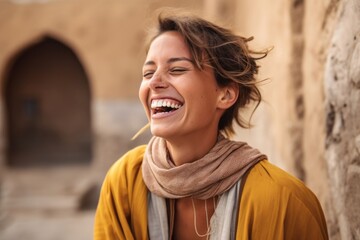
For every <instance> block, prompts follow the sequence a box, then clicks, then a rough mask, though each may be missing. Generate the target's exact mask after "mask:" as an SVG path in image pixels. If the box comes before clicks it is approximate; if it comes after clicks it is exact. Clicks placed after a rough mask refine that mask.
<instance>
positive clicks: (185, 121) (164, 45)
mask: <svg viewBox="0 0 360 240" xmlns="http://www.w3.org/2000/svg"><path fill="white" fill-rule="evenodd" d="M248 40H250V39H245V38H243V37H239V36H236V35H234V34H233V33H232V32H231V31H229V30H227V29H224V28H221V27H219V26H216V25H214V24H212V23H210V22H208V21H206V20H203V19H201V18H198V17H195V16H190V15H173V16H160V17H159V20H158V26H157V32H156V33H155V35H154V36H153V37H152V39H151V41H150V45H149V47H148V51H147V56H146V60H145V63H144V66H143V80H142V83H141V86H140V90H139V97H140V100H141V102H142V104H143V106H144V109H145V112H146V114H147V117H148V119H149V123H150V127H151V132H152V134H153V135H154V137H153V138H152V139H151V140H150V142H149V144H148V145H147V146H140V147H138V148H135V149H133V150H131V151H129V152H128V153H127V154H125V155H124V156H123V157H122V158H121V159H120V160H119V161H117V162H116V163H115V164H114V165H113V166H112V167H111V169H110V170H109V172H108V174H107V176H106V179H105V181H104V183H103V187H102V190H101V195H100V200H99V205H98V208H97V212H96V218H95V239H102V240H103V239H127V240H129V239H259V240H260V239H261V240H264V239H328V235H327V229H326V223H325V219H324V215H323V212H322V209H321V206H320V204H319V202H318V200H317V198H316V197H315V195H314V194H313V193H312V192H311V191H310V190H309V189H307V188H306V187H305V186H304V184H303V183H302V182H301V181H299V180H297V179H295V178H294V177H292V176H290V175H289V174H287V173H285V172H284V171H282V170H280V169H279V168H277V167H275V166H274V165H272V164H271V163H269V162H268V161H267V160H266V156H265V155H263V154H261V153H260V152H259V151H258V150H256V149H253V148H251V147H250V146H248V145H247V144H246V143H242V142H235V141H231V140H229V139H228V137H229V136H230V135H231V134H233V133H234V130H233V125H232V124H233V122H234V120H235V122H236V123H237V124H238V125H240V126H241V127H248V126H249V124H248V123H247V122H246V121H245V120H244V119H242V118H241V113H242V111H241V110H242V109H243V108H244V107H246V106H247V105H248V104H250V103H252V102H255V103H257V104H259V102H260V101H261V94H260V92H259V89H258V88H257V81H256V79H255V75H256V74H257V71H258V65H257V62H256V61H257V59H259V58H255V57H254V55H257V54H262V55H261V57H260V58H262V57H264V56H266V54H267V52H263V53H257V52H253V51H251V50H250V49H249V48H248V46H247V41H248Z"/></svg>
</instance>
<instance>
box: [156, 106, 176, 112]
mask: <svg viewBox="0 0 360 240" xmlns="http://www.w3.org/2000/svg"><path fill="white" fill-rule="evenodd" d="M174 110H175V109H174V108H171V107H157V108H155V111H156V113H159V112H171V111H174Z"/></svg>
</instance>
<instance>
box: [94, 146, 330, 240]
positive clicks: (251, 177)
mask: <svg viewBox="0 0 360 240" xmlns="http://www.w3.org/2000/svg"><path fill="white" fill-rule="evenodd" d="M145 148H146V147H145V146H140V147H137V148H135V149H133V150H131V151H129V152H128V153H127V154H125V155H124V156H123V157H122V158H121V159H119V160H118V161H117V162H116V163H115V164H114V165H113V166H112V167H111V168H110V170H109V172H108V174H107V175H106V178H105V181H104V183H103V186H102V189H101V193H100V199H99V203H98V207H97V210H96V215H95V226H94V239H95V240H115V239H121V240H122V239H124V240H132V239H137V240H140V239H148V238H149V237H148V231H147V194H148V190H147V188H146V186H145V184H144V182H143V178H142V173H141V163H142V159H143V154H144V151H145ZM236 239H241V240H246V239H253V240H277V239H279V240H280V239H286V240H287V239H288V240H294V239H304V240H305V239H306V240H321V239H328V233H327V228H326V222H325V218H324V214H323V211H322V209H321V206H320V204H319V201H318V200H317V198H316V196H315V195H314V194H313V193H312V192H311V191H310V190H309V189H308V188H307V187H305V185H304V184H303V183H302V182H301V181H300V180H298V179H296V178H294V177H292V176H291V175H289V174H287V173H286V172H284V171H283V170H281V169H279V168H277V167H276V166H274V165H272V164H271V163H269V162H268V161H266V160H265V161H261V162H259V163H258V164H256V165H255V166H254V167H253V168H252V169H251V171H250V172H249V174H248V177H247V180H246V183H245V185H244V188H243V192H242V197H241V201H240V208H239V216H238V225H237V231H236Z"/></svg>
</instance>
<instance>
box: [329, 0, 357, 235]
mask: <svg viewBox="0 0 360 240" xmlns="http://www.w3.org/2000/svg"><path fill="white" fill-rule="evenodd" d="M359 12H360V2H359V1H356V0H348V1H344V2H343V4H342V8H341V10H340V12H339V13H340V15H339V18H338V22H337V24H336V27H335V31H334V34H333V37H332V39H331V47H330V50H329V54H328V57H327V59H326V67H325V97H326V101H325V103H326V150H325V156H326V158H325V159H326V161H327V164H328V171H329V182H330V190H331V197H332V201H333V206H332V207H333V210H334V212H335V216H336V217H337V219H338V227H339V232H340V236H341V239H359V238H360V212H359V202H360V191H359V189H360V188H359V180H360V151H359V136H360V121H359V119H360V111H359V109H360V88H359V82H360V80H359V79H360V71H359V69H360V61H359V59H360V15H359Z"/></svg>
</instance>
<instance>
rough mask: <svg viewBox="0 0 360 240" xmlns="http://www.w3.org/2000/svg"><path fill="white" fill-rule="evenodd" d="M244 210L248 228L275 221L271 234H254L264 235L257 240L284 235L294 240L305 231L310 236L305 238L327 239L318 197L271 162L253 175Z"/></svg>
mask: <svg viewBox="0 0 360 240" xmlns="http://www.w3.org/2000/svg"><path fill="white" fill-rule="evenodd" d="M240 209H242V210H243V213H242V214H241V215H242V216H241V217H240V218H241V222H242V224H244V225H245V226H253V225H263V224H269V222H273V224H270V225H268V230H267V231H264V232H252V233H251V234H255V235H256V234H260V235H261V234H264V235H261V237H259V238H256V239H278V237H277V234H279V233H280V232H281V233H282V234H283V235H284V236H285V238H284V239H294V237H295V238H296V236H297V234H301V232H302V231H303V229H307V233H306V234H305V235H304V234H303V238H301V239H326V238H327V230H326V221H325V218H324V214H323V211H322V208H321V205H320V203H319V201H318V199H317V197H316V196H315V194H314V193H313V192H312V191H311V190H310V189H309V188H307V187H306V186H305V184H304V183H303V182H302V181H300V180H299V179H297V178H295V177H293V176H292V175H290V174H289V173H287V172H285V171H284V170H282V169H280V168H279V167H276V166H275V165H273V164H271V163H270V162H268V161H267V160H264V161H261V162H259V163H257V164H256V165H255V166H254V167H253V168H252V169H251V171H250V172H249V174H248V177H247V179H246V182H245V185H244V188H243V192H242V196H241V202H240ZM240 212H241V211H240ZM279 229H280V230H281V231H278V230H279ZM248 230H249V229H247V230H246V231H248ZM249 231H250V232H251V230H249ZM260 235H256V236H260ZM264 236H265V237H264ZM269 236H271V237H269ZM310 236H311V237H310ZM314 236H315V237H314ZM297 239H300V238H297Z"/></svg>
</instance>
